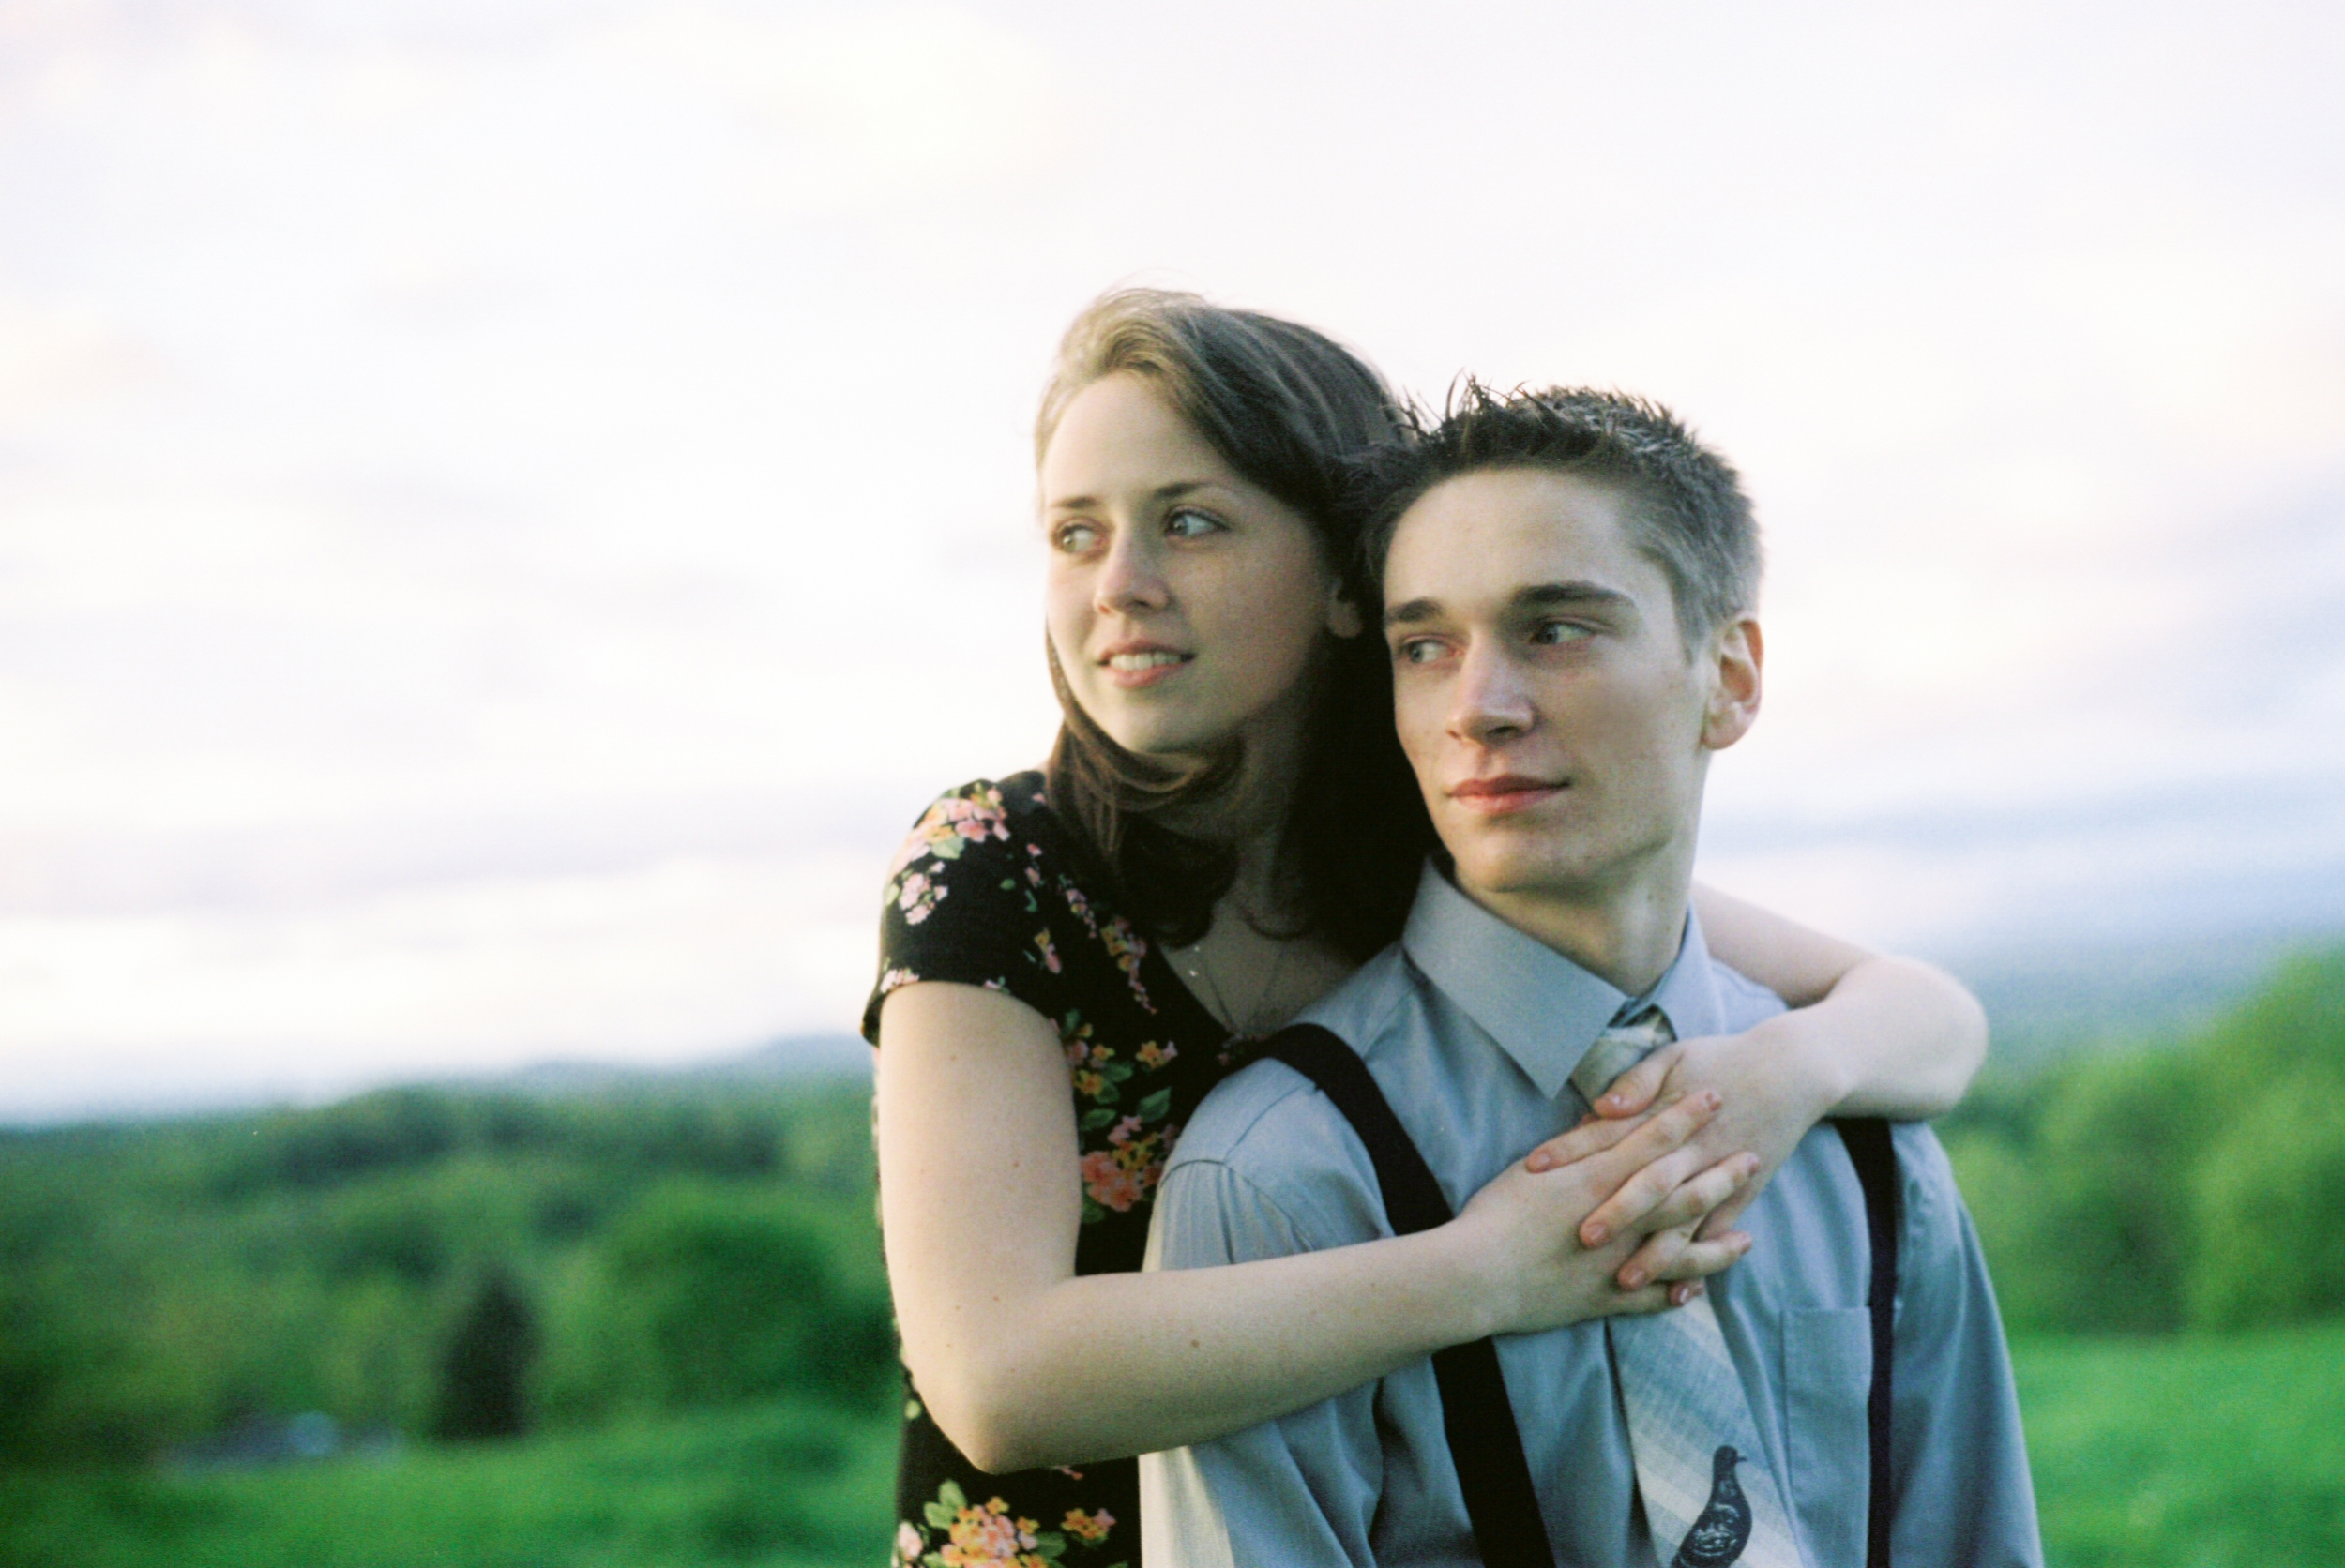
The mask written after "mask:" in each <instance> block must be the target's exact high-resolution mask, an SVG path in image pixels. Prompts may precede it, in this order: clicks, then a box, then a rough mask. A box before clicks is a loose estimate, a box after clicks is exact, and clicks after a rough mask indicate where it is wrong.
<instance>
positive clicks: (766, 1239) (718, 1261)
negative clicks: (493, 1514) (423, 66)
mask: <svg viewBox="0 0 2345 1568" xmlns="http://www.w3.org/2000/svg"><path fill="white" fill-rule="evenodd" d="M848 1229H849V1228H846V1227H842V1225H841V1224H840V1220H839V1219H838V1217H837V1216H836V1215H834V1214H828V1213H825V1212H823V1211H820V1210H816V1209H814V1208H812V1207H810V1206H809V1205H807V1204H806V1203H804V1202H803V1201H800V1200H798V1199H795V1198H794V1197H793V1196H792V1195H790V1194H787V1193H780V1192H767V1193H758V1194H745V1193H742V1192H739V1191H737V1190H730V1189H724V1188H718V1187H712V1186H710V1185H708V1184H702V1183H681V1182H679V1183H671V1184H665V1185H662V1186H660V1187H658V1188H657V1189H655V1190H654V1191H653V1192H651V1193H650V1194H648V1195H647V1196H646V1197H645V1198H644V1199H643V1200H642V1201H641V1202H639V1203H638V1204H636V1205H635V1206H634V1207H633V1208H632V1209H630V1210H629V1211H628V1213H626V1214H623V1215H621V1216H620V1218H619V1219H618V1221H617V1222H616V1223H615V1224H614V1225H613V1227H612V1229H611V1231H610V1233H609V1235H608V1237H607V1238H606V1240H605V1241H604V1243H603V1244H602V1246H601V1247H600V1248H599V1249H598V1256H597V1258H596V1259H595V1260H594V1262H593V1264H592V1265H591V1266H590V1267H589V1268H587V1269H586V1270H584V1271H582V1275H581V1277H580V1278H579V1279H577V1280H575V1281H573V1284H572V1298H573V1299H572V1302H571V1305H570V1309H569V1311H568V1313H567V1315H566V1318H567V1320H566V1323H565V1339H566V1343H565V1346H564V1358H563V1359H564V1362H565V1364H564V1365H563V1366H562V1367H561V1368H560V1369H559V1370H557V1371H556V1372H555V1374H554V1386H553V1387H552V1388H551V1389H550V1390H549V1395H550V1399H551V1402H552V1403H553V1404H554V1405H555V1406H556V1407H557V1408H558V1410H560V1412H561V1413H562V1414H565V1415H567V1416H568V1417H569V1418H570V1419H573V1420H575V1419H580V1418H583V1417H589V1416H593V1415H596V1414H600V1413H605V1412H607V1411H608V1410H611V1409H613V1408H617V1407H625V1406H629V1405H633V1406H639V1407H641V1406H649V1407H652V1408H656V1409H661V1410H684V1409H689V1408H693V1407H696V1406H706V1405H718V1404H725V1403H730V1402H733V1401H735V1400H742V1399H752V1398H763V1397H767V1396H770V1395H777V1394H802V1395H804V1394H811V1395H817V1396H821V1397H825V1398H829V1399H832V1400H836V1401H840V1402H844V1403H851V1404H855V1403H866V1402H870V1401H871V1400H873V1399H875V1398H877V1397H879V1396H880V1395H882V1393H883V1392H884V1391H885V1389H886V1387H887V1386H888V1381H889V1378H890V1375H891V1371H892V1367H893V1365H894V1359H895V1356H894V1340H893V1336H892V1333H891V1330H890V1328H889V1324H888V1317H887V1301H886V1294H885V1286H884V1283H883V1282H881V1281H879V1280H877V1279H876V1278H874V1277H871V1275H870V1273H869V1272H868V1271H867V1270H865V1269H861V1268H857V1267H855V1262H854V1259H855V1252H856V1250H857V1249H856V1248H855V1246H854V1244H853V1243H854V1240H855V1238H854V1237H852V1236H851V1235H850V1234H848V1233H847V1230H848Z"/></svg>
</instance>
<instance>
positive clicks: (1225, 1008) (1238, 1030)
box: [1171, 941, 1293, 1039]
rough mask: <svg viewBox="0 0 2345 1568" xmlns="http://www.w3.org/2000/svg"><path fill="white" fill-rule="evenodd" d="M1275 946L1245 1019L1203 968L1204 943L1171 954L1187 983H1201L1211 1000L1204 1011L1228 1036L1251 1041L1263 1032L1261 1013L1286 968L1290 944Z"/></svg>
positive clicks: (1209, 972) (1208, 971)
mask: <svg viewBox="0 0 2345 1568" xmlns="http://www.w3.org/2000/svg"><path fill="white" fill-rule="evenodd" d="M1292 945H1293V943H1292V942H1279V943H1278V956H1277V957H1274V958H1272V959H1271V960H1270V972H1269V973H1267V974H1265V975H1263V982H1262V986H1261V988H1260V989H1258V990H1256V991H1255V993H1254V1004H1253V1005H1252V1006H1251V1007H1250V1008H1248V1010H1247V1012H1246V1014H1245V1015H1244V1017H1240V1016H1239V1014H1238V1012H1237V1010H1236V1009H1235V1008H1233V1007H1232V1006H1231V1005H1230V1001H1229V998H1228V997H1226V996H1224V995H1222V993H1221V983H1220V982H1219V981H1218V980H1216V979H1215V978H1214V976H1213V972H1212V971H1211V969H1209V968H1208V967H1207V966H1206V960H1205V954H1204V942H1203V941H1200V942H1196V943H1194V944H1193V945H1191V946H1188V947H1185V948H1174V949H1172V950H1171V951H1172V953H1173V954H1174V955H1175V956H1176V957H1178V958H1179V960H1180V966H1181V971H1182V972H1183V973H1185V974H1187V975H1188V977H1189V979H1190V980H1192V981H1196V982H1200V983H1202V984H1203V986H1204V988H1205V990H1206V992H1207V993H1208V995H1209V996H1210V997H1211V999H1212V1004H1211V1006H1210V1007H1209V1008H1208V1009H1207V1010H1208V1011H1210V1012H1211V1013H1212V1014H1213V1016H1214V1017H1215V1018H1218V1019H1219V1020H1220V1021H1221V1024H1222V1026H1223V1027H1224V1028H1226V1029H1228V1030H1229V1032H1230V1033H1233V1034H1234V1035H1237V1036H1238V1037H1240V1038H1241V1039H1252V1038H1254V1037H1256V1036H1257V1035H1258V1034H1260V1033H1261V1032H1262V1031H1261V1025H1262V1022H1263V1010H1264V1009H1265V1008H1266V1007H1268V1006H1269V1005H1270V1004H1271V999H1272V997H1273V995H1274V993H1275V992H1276V991H1277V989H1278V973H1279V972H1280V971H1281V970H1283V969H1285V968H1286V961H1287V949H1288V948H1289V947H1290V946H1292ZM1200 1000H1201V1001H1202V1000H1203V998H1201V999H1200Z"/></svg>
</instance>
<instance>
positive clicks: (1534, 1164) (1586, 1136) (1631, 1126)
mask: <svg viewBox="0 0 2345 1568" xmlns="http://www.w3.org/2000/svg"><path fill="white" fill-rule="evenodd" d="M1638 1125H1639V1123H1635V1122H1624V1121H1611V1122H1582V1123H1580V1124H1579V1125H1578V1126H1576V1127H1574V1128H1572V1129H1571V1131H1569V1132H1567V1133H1558V1134H1556V1135H1555V1136H1554V1137H1553V1138H1549V1139H1548V1140H1547V1141H1546V1142H1545V1143H1542V1144H1540V1145H1539V1146H1538V1147H1537V1148H1536V1149H1534V1150H1532V1151H1531V1152H1530V1153H1528V1154H1525V1155H1524V1156H1523V1157H1522V1168H1524V1169H1525V1170H1528V1171H1531V1172H1532V1173H1534V1174H1536V1173H1537V1172H1539V1171H1542V1170H1553V1169H1555V1168H1557V1167H1559V1166H1566V1165H1571V1164H1574V1163H1575V1162H1577V1161H1580V1160H1584V1159H1586V1158H1587V1157H1588V1156H1589V1155H1591V1154H1600V1153H1604V1151H1605V1150H1607V1149H1611V1148H1613V1147H1615V1146H1616V1145H1618V1144H1619V1143H1620V1142H1621V1141H1622V1140H1623V1139H1625V1138H1627V1137H1628V1136H1629V1135H1630V1134H1631V1133H1634V1132H1635V1131H1636V1130H1637V1128H1638Z"/></svg>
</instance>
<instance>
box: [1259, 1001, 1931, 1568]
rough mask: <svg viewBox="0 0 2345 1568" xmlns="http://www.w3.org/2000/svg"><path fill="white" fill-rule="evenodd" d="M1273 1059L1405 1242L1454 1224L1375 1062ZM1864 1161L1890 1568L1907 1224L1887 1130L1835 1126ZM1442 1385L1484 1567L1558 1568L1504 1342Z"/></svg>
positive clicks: (1477, 1346)
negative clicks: (1505, 1368) (1319, 1099)
mask: <svg viewBox="0 0 2345 1568" xmlns="http://www.w3.org/2000/svg"><path fill="white" fill-rule="evenodd" d="M1263 1055H1265V1056H1275V1057H1277V1058H1278V1060H1279V1061H1281V1062H1283V1063H1286V1064H1287V1065H1288V1066H1290V1067H1292V1068H1294V1070H1295V1071H1296V1072H1298V1073H1301V1074H1302V1075H1303V1076H1304V1077H1305V1078H1309V1079H1310V1080H1311V1082H1313V1083H1315V1084H1317V1085H1318V1086H1319V1088H1320V1091H1321V1092H1322V1093H1324V1094H1325V1095H1326V1096H1327V1098H1328V1099H1330V1100H1332V1101H1334V1102H1335V1107H1336V1108H1337V1109H1338V1110H1339V1111H1341V1112H1342V1113H1343V1116H1344V1120H1346V1121H1348V1122H1350V1123H1352V1128H1353V1131H1354V1132H1356V1133H1357V1134H1358V1135H1359V1138H1360V1141H1361V1142H1362V1143H1363V1144H1365V1145H1367V1148H1368V1157H1369V1163H1370V1164H1372V1165H1373V1166H1374V1167H1375V1168H1376V1184H1377V1185H1378V1186H1379V1187H1381V1188H1382V1189H1383V1191H1384V1215H1385V1217H1386V1219H1388V1220H1389V1221H1390V1222H1391V1225H1392V1229H1393V1233H1394V1234H1395V1235H1400V1236H1406V1235H1409V1234H1412V1233H1413V1232H1415V1231H1418V1230H1430V1229H1432V1228H1433V1227H1434V1226H1437V1225H1441V1224H1445V1223H1446V1222H1447V1221H1448V1220H1449V1218H1450V1217H1451V1216H1450V1209H1449V1200H1448V1199H1445V1198H1444V1197H1443V1196H1442V1191H1441V1184H1440V1183H1438V1182H1436V1181H1435V1180H1434V1179H1433V1173H1432V1171H1431V1170H1430V1169H1429V1168H1427V1166H1426V1164H1425V1156H1424V1155H1422V1154H1420V1153H1417V1149H1416V1145H1415V1143H1414V1142H1412V1141H1411V1140H1410V1138H1409V1135H1408V1131H1407V1129H1405V1128H1404V1127H1402V1126H1401V1125H1400V1119H1399V1117H1398V1116H1395V1115H1394V1114H1393V1110H1392V1107H1391V1105H1390V1104H1389V1103H1388V1102H1387V1101H1386V1100H1385V1098H1384V1091H1383V1090H1381V1089H1379V1088H1377V1087H1376V1079H1375V1078H1373V1077H1372V1076H1371V1075H1370V1074H1369V1070H1368V1063H1365V1062H1363V1061H1361V1060H1360V1056H1359V1053H1358V1052H1357V1051H1355V1050H1354V1049H1353V1048H1351V1047H1350V1046H1347V1045H1345V1044H1344V1043H1343V1041H1341V1040H1340V1039H1339V1038H1338V1037H1337V1036H1336V1035H1335V1034H1333V1033H1330V1032H1328V1031H1327V1030H1324V1029H1322V1028H1321V1027H1319V1026H1318V1025H1317V1024H1308V1023H1298V1024H1294V1025H1291V1026H1289V1027H1288V1028H1286V1029H1284V1030H1281V1031H1279V1033H1277V1034H1275V1035H1273V1036H1272V1037H1271V1038H1270V1039H1269V1040H1268V1041H1267V1042H1266V1043H1265V1044H1264V1045H1263ZM1833 1124H1834V1126H1835V1127H1836V1128H1838V1131H1839V1134H1840V1137H1841V1138H1842V1140H1843V1141H1844V1142H1846V1143H1847V1145H1848V1151H1849V1157H1850V1158H1851V1159H1852V1160H1853V1161H1854V1162H1855V1164H1856V1175H1857V1180H1858V1182H1859V1183H1860V1184H1862V1185H1863V1186H1864V1189H1865V1226H1866V1230H1867V1234H1868V1241H1869V1243H1870V1245H1871V1249H1872V1276H1871V1278H1872V1286H1871V1289H1870V1291H1869V1293H1868V1297H1867V1302H1866V1304H1867V1306H1868V1307H1869V1308H1870V1310H1871V1313H1872V1339H1873V1377H1872V1392H1871V1395H1870V1397H1869V1400H1868V1404H1867V1407H1866V1424H1867V1429H1868V1438H1869V1440H1870V1449H1871V1486H1870V1493H1871V1495H1870V1499H1869V1505H1868V1513H1867V1537H1866V1539H1867V1545H1866V1557H1865V1561H1866V1568H1889V1521H1890V1504H1891V1501H1892V1489H1891V1487H1890V1485H1889V1362H1890V1349H1891V1323H1892V1311H1893V1309H1894V1307H1895V1305H1896V1301H1897V1277H1898V1275H1897V1239H1898V1232H1899V1220H1900V1216H1899V1190H1898V1170H1897V1153H1896V1151H1895V1150H1894V1149H1893V1148H1891V1146H1890V1143H1889V1127H1888V1123H1884V1122H1871V1121H1851V1122H1836V1123H1833ZM1433 1379H1434V1381H1435V1382H1436V1383H1437V1384H1438V1385H1439V1387H1440V1389H1441V1407H1442V1429H1443V1431H1444V1432H1445V1434H1446V1435H1447V1436H1448V1439H1449V1455H1450V1458H1451V1460H1452V1462H1454V1463H1455V1464H1456V1466H1457V1470H1458V1489H1459V1490H1460V1492H1461V1493H1463V1494H1464V1496H1465V1505H1466V1516H1467V1517H1468V1518H1469V1519H1470V1520H1472V1522H1473V1525H1474V1540H1475V1545H1477V1546H1478V1547H1480V1549H1481V1555H1482V1561H1483V1563H1484V1564H1485V1568H1554V1562H1555V1555H1554V1552H1553V1549H1552V1548H1551V1547H1550V1545H1548V1540H1547V1527H1546V1526H1545V1524H1544V1523H1543V1522H1542V1521H1541V1520H1540V1518H1539V1503H1538V1496H1537V1494H1536V1492H1535V1491H1534V1490H1533V1489H1532V1486H1531V1467H1530V1465H1529V1463H1528V1462H1527V1461H1525V1460H1524V1458H1523V1456H1522V1435H1521V1433H1520V1430H1518V1429H1517V1427H1516V1425H1515V1417H1514V1407H1513V1406H1512V1405H1511V1404H1509V1403H1508V1402H1507V1399H1506V1381H1505V1375H1504V1374H1503V1373H1502V1372H1501V1371H1500V1369H1499V1365H1498V1347H1497V1345H1496V1343H1495V1342H1494V1341H1491V1340H1488V1339H1477V1340H1475V1341H1474V1342H1473V1343H1472V1344H1469V1345H1452V1346H1451V1347H1449V1348H1448V1349H1445V1350H1437V1351H1435V1352H1434V1353H1433Z"/></svg>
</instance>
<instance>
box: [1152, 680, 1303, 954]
mask: <svg viewBox="0 0 2345 1568" xmlns="http://www.w3.org/2000/svg"><path fill="white" fill-rule="evenodd" d="M1263 717H1264V719H1265V720H1271V722H1260V723H1257V724H1255V725H1253V726H1249V727H1248V732H1247V733H1246V734H1245V735H1244V736H1243V737H1242V740H1243V745H1244V747H1245V750H1244V754H1243V760H1242V761H1241V762H1240V765H1239V770H1238V776H1237V777H1236V778H1235V779H1234V780H1233V782H1232V783H1231V785H1230V788H1229V789H1228V790H1226V791H1224V792H1222V793H1221V794H1220V796H1219V797H1218V799H1216V800H1214V801H1212V802H1211V803H1209V804H1207V805H1205V806H1203V807H1200V808H1199V809H1198V811H1197V813H1196V815H1195V816H1194V817H1192V818H1189V819H1188V820H1186V821H1181V822H1175V823H1174V824H1172V825H1175V826H1177V827H1179V828H1180V829H1181V830H1182V831H1184V832H1188V833H1193V834H1195V835H1197V836H1198V837H1202V838H1206V839H1210V840H1211V841H1212V842H1214V843H1217V844H1226V845H1228V846H1229V847H1230V848H1231V849H1232V850H1233V851H1235V852H1236V853H1237V877H1236V880H1235V881H1234V882H1233V883H1232V884H1231V887H1230V891H1229V892H1228V893H1227V894H1224V895H1223V896H1222V901H1223V903H1224V904H1227V903H1230V902H1232V901H1234V902H1235V903H1236V905H1237V906H1238V908H1239V909H1240V910H1241V911H1243V912H1245V913H1246V914H1247V915H1248V916H1249V917H1251V918H1252V919H1254V920H1258V921H1260V920H1277V919H1278V917H1279V916H1280V915H1281V914H1282V913H1283V912H1285V911H1286V908H1287V906H1288V905H1289V904H1291V903H1292V902H1293V901H1294V887H1293V886H1292V885H1291V883H1292V876H1291V872H1290V868H1289V867H1288V865H1287V863H1286V855H1285V849H1286V823H1287V814H1288V812H1289V811H1290V810H1291V809H1292V808H1293V807H1294V792H1295V788H1296V786H1297V784H1298V782H1299V779H1300V776H1301V773H1302V766H1303V746H1304V737H1303V732H1302V725H1301V724H1300V723H1299V722H1296V721H1294V720H1291V719H1287V716H1285V715H1282V714H1278V715H1265V716H1263ZM1278 720H1286V721H1285V722H1278Z"/></svg>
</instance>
